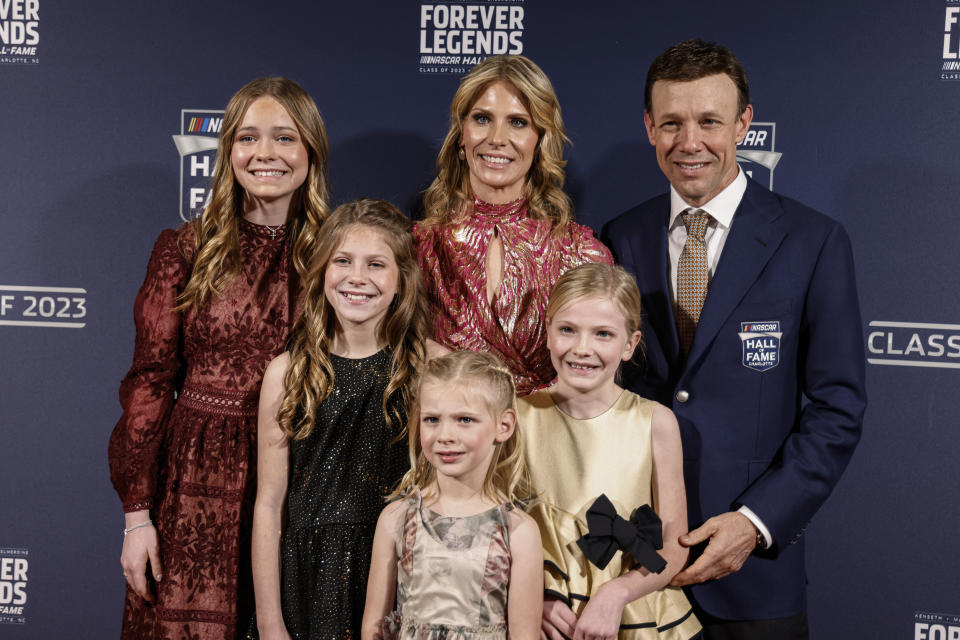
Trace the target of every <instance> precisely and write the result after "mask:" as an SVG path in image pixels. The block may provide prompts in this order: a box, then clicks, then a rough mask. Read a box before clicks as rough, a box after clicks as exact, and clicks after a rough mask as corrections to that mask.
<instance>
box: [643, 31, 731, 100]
mask: <svg viewBox="0 0 960 640" xmlns="http://www.w3.org/2000/svg"><path fill="white" fill-rule="evenodd" d="M718 73H725V74H727V75H728V76H729V77H730V79H731V80H733V84H734V85H736V87H737V94H738V95H737V108H738V111H737V115H739V114H741V113H743V110H744V109H746V108H747V105H748V104H750V87H749V85H748V84H747V72H746V71H744V70H743V66H742V65H741V64H740V61H739V60H737V57H736V56H735V55H733V52H732V51H730V50H729V49H727V48H726V47H724V46H723V45H720V44H717V43H715V42H704V41H703V40H699V39H696V38H693V39H690V40H684V41H683V42H681V43H680V44H675V45H673V46H672V47H670V48H669V49H667V50H666V51H664V52H663V53H661V54H660V55H659V56H657V58H656V59H655V60H654V61H653V64H651V65H650V69H649V70H648V71H647V85H646V87H645V89H644V92H643V106H644V109H646V111H647V113H650V114H651V117H652V115H653V114H652V113H651V111H650V107H651V104H650V94H651V93H652V92H653V85H654V83H655V82H656V81H657V80H672V81H676V82H689V81H691V80H699V79H700V78H706V77H707V76H712V75H716V74H718Z"/></svg>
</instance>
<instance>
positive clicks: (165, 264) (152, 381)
mask: <svg viewBox="0 0 960 640" xmlns="http://www.w3.org/2000/svg"><path fill="white" fill-rule="evenodd" d="M184 229H186V227H185V228H184ZM188 240H189V235H188V233H186V232H185V231H184V230H181V231H179V232H177V231H172V230H167V231H164V232H163V233H161V234H160V237H159V238H158V239H157V242H156V244H155V245H154V247H153V253H152V254H151V256H150V263H149V265H148V267H147V275H146V278H145V279H144V282H143V286H141V287H140V292H139V293H138V294H137V298H136V301H135V303H134V308H133V315H134V321H135V323H136V328H137V335H136V343H135V346H134V352H133V365H132V366H131V367H130V370H129V371H128V372H127V375H126V376H125V377H124V379H123V382H122V383H121V384H120V404H121V406H122V407H123V415H122V416H121V417H120V421H119V422H118V423H117V425H116V427H114V429H113V433H112V434H111V435H110V445H109V450H108V457H109V460H110V480H111V481H112V482H113V486H114V488H115V489H116V491H117V494H118V495H119V496H120V500H121V502H122V503H123V510H124V512H130V511H138V510H140V509H149V508H151V507H152V506H153V498H154V495H155V493H156V489H157V478H158V475H159V466H160V457H161V456H160V451H161V446H162V443H163V441H164V436H165V430H166V425H167V422H168V420H169V417H170V412H171V410H172V408H173V404H174V392H175V391H176V386H177V381H178V379H179V378H180V376H181V374H182V369H183V366H184V364H183V356H182V329H181V324H182V314H181V313H179V312H176V311H174V310H173V308H174V306H176V298H177V296H178V295H179V294H180V292H181V291H183V288H184V287H185V286H186V283H187V280H188V279H189V277H190V265H189V264H188V262H187V260H186V258H185V257H184V254H183V250H182V249H181V244H182V243H183V242H184V241H188Z"/></svg>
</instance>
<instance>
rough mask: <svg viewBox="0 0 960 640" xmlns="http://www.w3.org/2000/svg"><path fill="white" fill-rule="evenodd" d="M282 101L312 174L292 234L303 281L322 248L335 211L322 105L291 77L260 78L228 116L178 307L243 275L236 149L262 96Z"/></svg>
mask: <svg viewBox="0 0 960 640" xmlns="http://www.w3.org/2000/svg"><path fill="white" fill-rule="evenodd" d="M265 96H269V97H271V98H273V99H275V100H276V101H277V102H279V103H280V104H281V105H282V106H283V108H284V109H286V111H287V113H288V114H290V117H291V118H293V121H294V122H295V123H296V125H297V130H298V131H299V133H300V137H301V139H302V140H303V143H304V146H306V148H307V153H308V155H309V159H310V166H309V169H308V170H307V177H306V180H304V182H303V184H302V185H301V186H300V188H298V189H297V190H296V192H295V193H294V195H293V198H292V199H291V200H290V213H289V218H288V220H287V237H288V238H289V241H290V242H291V244H292V247H293V250H292V252H291V254H292V255H291V258H292V262H293V267H294V269H296V271H297V274H298V275H299V276H300V278H301V279H302V278H303V277H304V276H305V275H306V273H307V270H308V268H309V266H310V258H311V257H312V256H313V254H314V252H315V250H316V244H317V234H318V233H319V230H320V225H321V224H322V223H323V221H324V219H325V218H326V217H327V214H328V213H329V211H330V207H329V205H328V203H329V202H330V184H329V183H330V179H329V177H328V174H327V164H328V161H329V156H330V143H329V142H328V140H327V130H326V127H324V124H323V119H322V118H321V117H320V112H319V111H318V110H317V105H316V103H315V102H314V101H313V98H311V97H310V94H308V93H307V92H306V91H304V90H303V88H302V87H301V86H300V85H298V84H297V83H296V82H294V81H293V80H290V79H288V78H258V79H256V80H254V81H252V82H250V83H248V84H246V85H245V86H244V87H242V88H241V89H240V90H239V91H237V93H235V94H234V96H233V97H232V98H230V102H229V103H227V108H226V110H225V111H224V114H223V126H222V127H221V129H220V142H219V144H218V146H217V161H216V166H215V169H214V173H213V186H212V189H211V194H210V204H208V205H207V207H206V208H205V209H204V211H203V214H202V215H201V216H200V218H199V219H198V220H195V221H193V222H192V223H191V224H192V226H193V241H194V246H193V247H191V248H189V249H187V248H186V247H185V248H184V253H185V255H186V254H187V253H188V252H189V253H190V255H193V256H196V258H195V260H194V262H193V271H192V272H191V274H190V280H189V281H188V282H187V285H186V287H184V290H183V292H182V293H181V294H180V295H179V297H178V298H177V310H178V311H188V310H190V309H193V308H198V307H200V306H202V305H203V304H204V303H205V302H207V301H208V300H209V299H210V298H212V297H215V296H217V295H219V294H221V293H223V291H224V290H225V289H226V288H227V286H229V285H230V283H231V282H233V279H234V278H236V276H237V274H238V273H240V235H239V231H238V225H239V220H240V217H241V216H242V215H243V189H242V188H241V187H240V184H239V183H238V182H237V178H236V176H235V175H234V173H233V163H232V161H231V157H230V154H231V151H232V150H233V143H234V138H235V137H236V133H237V129H238V128H239V127H240V124H241V122H242V121H243V116H244V114H246V112H247V108H248V107H249V106H250V105H251V104H252V103H253V102H254V101H255V100H257V99H258V98H262V97H265Z"/></svg>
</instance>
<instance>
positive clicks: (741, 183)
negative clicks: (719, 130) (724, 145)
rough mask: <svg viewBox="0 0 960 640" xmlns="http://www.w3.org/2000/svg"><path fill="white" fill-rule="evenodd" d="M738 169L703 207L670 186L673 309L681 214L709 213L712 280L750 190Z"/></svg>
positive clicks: (683, 234)
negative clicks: (692, 211)
mask: <svg viewBox="0 0 960 640" xmlns="http://www.w3.org/2000/svg"><path fill="white" fill-rule="evenodd" d="M737 169H738V172H737V177H736V178H734V180H733V182H731V183H730V184H728V185H727V186H726V188H724V190H723V191H721V192H720V193H718V194H717V195H715V196H714V197H713V199H711V200H710V201H709V202H707V203H706V204H704V205H703V206H702V207H691V206H690V205H689V204H687V203H686V202H684V200H683V198H681V197H680V194H679V193H677V190H676V189H674V188H673V185H671V186H670V223H669V224H668V225H667V247H668V250H669V253H670V287H671V290H672V293H673V304H674V308H676V304H677V264H678V263H679V262H680V254H681V253H682V252H683V245H684V244H685V243H686V242H687V227H686V226H685V225H684V224H683V218H682V217H681V214H683V213H684V212H685V211H687V210H690V209H700V210H701V211H706V212H707V213H709V214H710V222H709V223H708V224H707V232H706V235H705V237H704V240H705V242H706V245H707V269H708V270H709V273H710V278H711V279H712V278H713V274H714V272H715V271H716V270H717V264H718V263H719V262H720V254H721V253H722V252H723V245H724V244H725V243H726V241H727V236H728V235H729V234H730V227H731V226H733V222H734V220H733V214H734V213H736V211H737V207H739V206H740V201H741V200H742V199H743V193H744V192H745V191H746V190H747V176H746V175H744V173H743V169H740V167H739V166H738V167H737ZM708 291H709V290H708ZM738 511H739V512H740V513H742V514H743V515H745V516H746V517H747V519H749V520H750V522H752V523H753V525H754V526H755V527H756V528H757V530H758V531H759V532H760V535H762V536H763V539H764V540H765V541H766V543H767V547H768V548H769V547H770V546H771V545H772V544H773V537H772V536H771V535H770V530H769V529H767V527H766V526H765V525H764V524H763V521H762V520H760V518H758V517H757V514H755V513H754V512H753V511H751V510H750V508H749V507H747V506H746V505H744V506H741V507H740V508H739V509H738Z"/></svg>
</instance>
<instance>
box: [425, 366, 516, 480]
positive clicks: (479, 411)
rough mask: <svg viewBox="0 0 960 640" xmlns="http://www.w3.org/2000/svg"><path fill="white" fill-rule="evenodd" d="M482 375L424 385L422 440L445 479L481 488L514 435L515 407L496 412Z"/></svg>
mask: <svg viewBox="0 0 960 640" xmlns="http://www.w3.org/2000/svg"><path fill="white" fill-rule="evenodd" d="M485 386H486V385H485V383H483V382H482V381H479V382H477V381H473V380H468V381H463V380H460V381H457V382H454V383H451V382H446V381H442V380H436V379H433V378H427V379H426V380H424V381H423V383H422V384H421V386H420V424H419V431H420V446H421V448H422V450H423V455H424V457H426V459H427V461H428V462H429V463H430V465H431V466H432V467H433V468H434V469H436V471H437V479H438V481H440V482H443V481H445V480H448V479H454V480H457V481H458V482H460V483H462V484H464V485H466V486H467V487H470V488H472V489H475V490H476V491H480V490H481V489H482V488H483V481H484V479H485V478H486V475H487V470H488V469H489V468H490V464H491V462H492V460H493V455H494V451H495V450H496V446H497V445H498V444H500V443H502V442H506V441H507V440H508V439H509V438H510V436H511V435H513V431H514V428H515V426H516V414H515V413H514V411H513V409H504V410H502V411H500V412H499V413H497V412H495V411H494V410H493V409H492V407H491V403H490V399H489V398H488V396H492V393H491V391H490V390H489V389H487V388H485Z"/></svg>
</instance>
